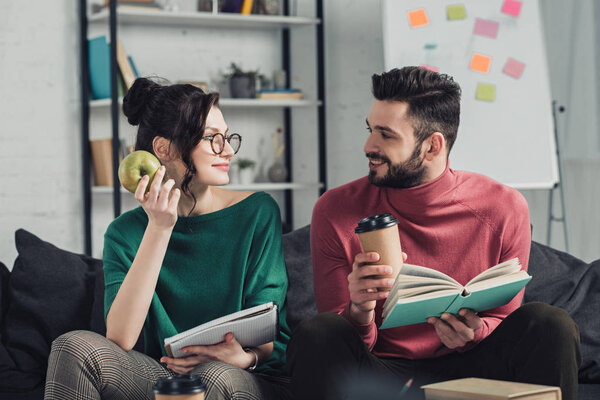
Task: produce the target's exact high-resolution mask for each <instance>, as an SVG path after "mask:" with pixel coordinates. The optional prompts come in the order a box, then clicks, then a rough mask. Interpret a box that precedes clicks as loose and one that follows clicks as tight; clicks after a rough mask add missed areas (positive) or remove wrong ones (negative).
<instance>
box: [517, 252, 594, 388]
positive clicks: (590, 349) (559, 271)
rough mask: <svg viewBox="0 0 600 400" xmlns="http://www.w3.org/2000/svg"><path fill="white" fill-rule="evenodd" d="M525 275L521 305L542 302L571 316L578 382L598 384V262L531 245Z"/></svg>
mask: <svg viewBox="0 0 600 400" xmlns="http://www.w3.org/2000/svg"><path fill="white" fill-rule="evenodd" d="M529 274H530V275H531V276H532V277H533V279H532V280H531V282H529V284H528V285H527V287H526V289H525V297H524V302H530V301H542V302H544V303H548V304H552V305H554V306H557V307H560V308H562V309H564V310H565V311H567V312H568V313H569V315H571V317H572V318H573V320H574V321H575V322H576V323H577V325H578V326H579V333H580V336H581V356H582V363H581V368H580V370H579V380H580V381H581V382H594V383H600V336H599V335H598V332H600V318H599V316H600V290H599V288H600V260H597V261H594V262H592V263H590V264H588V263H586V262H584V261H582V260H579V259H578V258H576V257H573V256H572V255H570V254H567V253H564V252H562V251H558V250H555V249H552V248H550V247H548V246H544V245H542V244H539V243H536V242H533V243H532V244H531V254H530V256H529Z"/></svg>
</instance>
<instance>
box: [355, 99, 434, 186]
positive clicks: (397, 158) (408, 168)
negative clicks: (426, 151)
mask: <svg viewBox="0 0 600 400" xmlns="http://www.w3.org/2000/svg"><path fill="white" fill-rule="evenodd" d="M407 110H408V104H407V103H404V102H398V101H380V100H375V101H374V102H373V105H372V106H371V111H370V113H369V116H368V118H367V129H368V130H369V132H370V134H369V137H368V138H367V141H366V143H365V147H364V151H365V155H366V156H367V158H368V159H369V170H370V171H369V182H370V183H371V184H373V185H376V186H384V187H393V188H409V187H414V186H418V185H420V184H422V183H424V180H425V174H426V172H427V168H426V167H425V166H424V165H423V154H422V147H423V146H422V144H421V145H419V146H418V148H417V141H416V138H415V135H414V129H413V127H412V125H411V122H410V120H409V118H408V117H407V116H406V112H407Z"/></svg>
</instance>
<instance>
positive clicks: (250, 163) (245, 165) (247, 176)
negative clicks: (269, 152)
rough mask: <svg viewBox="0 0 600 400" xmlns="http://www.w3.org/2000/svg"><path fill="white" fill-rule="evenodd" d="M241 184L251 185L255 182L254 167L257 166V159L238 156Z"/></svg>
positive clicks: (237, 162) (237, 164) (237, 163)
mask: <svg viewBox="0 0 600 400" xmlns="http://www.w3.org/2000/svg"><path fill="white" fill-rule="evenodd" d="M235 164H236V166H237V169H238V174H239V179H240V184H242V185H249V184H251V183H252V182H254V167H256V161H254V160H251V159H249V158H238V159H237V161H236V162H235Z"/></svg>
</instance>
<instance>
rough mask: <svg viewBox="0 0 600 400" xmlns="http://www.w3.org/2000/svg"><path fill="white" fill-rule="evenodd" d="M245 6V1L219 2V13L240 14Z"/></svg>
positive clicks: (229, 0)
mask: <svg viewBox="0 0 600 400" xmlns="http://www.w3.org/2000/svg"><path fill="white" fill-rule="evenodd" d="M243 5H244V0H219V12H222V13H236V14H238V13H239V12H240V11H241V10H242V6H243Z"/></svg>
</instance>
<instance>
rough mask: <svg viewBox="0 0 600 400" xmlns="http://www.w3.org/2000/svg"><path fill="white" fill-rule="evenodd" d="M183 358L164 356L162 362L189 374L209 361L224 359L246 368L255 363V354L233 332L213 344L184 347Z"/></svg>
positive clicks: (174, 370) (179, 372)
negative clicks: (184, 355) (199, 365)
mask: <svg viewBox="0 0 600 400" xmlns="http://www.w3.org/2000/svg"><path fill="white" fill-rule="evenodd" d="M182 351H183V352H184V353H185V354H186V355H187V356H186V357H183V358H171V357H162V358H161V359H160V362H162V363H165V364H167V368H169V369H170V370H172V371H173V372H176V373H178V374H189V373H190V372H191V371H192V370H193V369H194V367H195V366H196V365H198V364H201V363H204V362H208V361H222V362H225V363H227V364H230V365H233V366H236V367H239V368H242V369H246V368H248V367H250V366H251V365H253V364H254V363H255V359H254V356H253V355H252V354H250V353H248V352H246V351H244V349H243V348H242V346H241V345H240V344H239V343H238V341H237V340H236V339H235V337H234V336H233V334H232V333H228V334H227V335H225V340H224V341H222V342H221V343H218V344H214V345H212V346H188V347H185V348H183V349H182Z"/></svg>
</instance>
